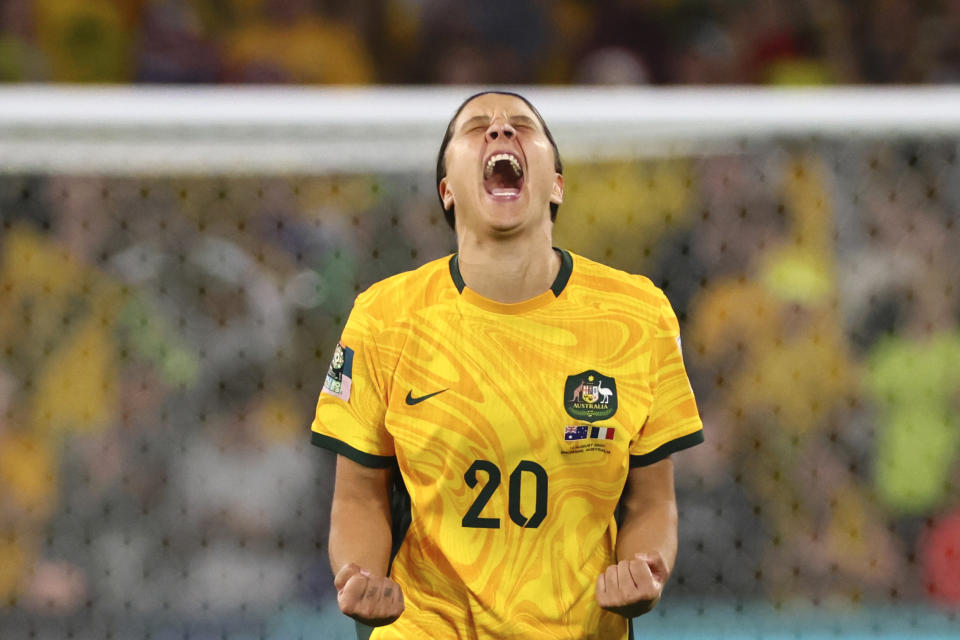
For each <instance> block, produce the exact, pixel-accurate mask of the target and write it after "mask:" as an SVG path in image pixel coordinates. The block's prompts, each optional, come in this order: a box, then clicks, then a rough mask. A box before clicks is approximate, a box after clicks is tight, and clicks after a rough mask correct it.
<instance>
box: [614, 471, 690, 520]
mask: <svg viewBox="0 0 960 640" xmlns="http://www.w3.org/2000/svg"><path fill="white" fill-rule="evenodd" d="M622 505H623V510H624V513H623V515H624V519H627V518H629V517H630V516H631V515H634V514H637V513H641V512H643V511H644V510H645V509H648V508H649V507H651V506H654V505H656V506H667V507H668V508H670V509H673V510H674V511H675V510H676V505H677V498H676V494H675V492H674V487H673V460H672V459H671V458H670V457H667V458H664V459H663V460H660V461H659V462H655V463H653V464H650V465H647V466H643V467H633V468H632V469H630V472H629V473H628V474H627V484H626V487H625V488H624V495H623V503H622Z"/></svg>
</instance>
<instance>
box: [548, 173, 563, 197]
mask: <svg viewBox="0 0 960 640" xmlns="http://www.w3.org/2000/svg"><path fill="white" fill-rule="evenodd" d="M550 202H552V203H553V204H563V175H562V174H560V173H558V174H556V177H555V178H554V179H553V189H551V190H550Z"/></svg>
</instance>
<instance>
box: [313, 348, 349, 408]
mask: <svg viewBox="0 0 960 640" xmlns="http://www.w3.org/2000/svg"><path fill="white" fill-rule="evenodd" d="M351 376H353V349H351V348H350V347H345V346H344V345H343V343H337V348H336V349H334V351H333V361H332V362H331V363H330V370H329V371H327V379H326V380H325V381H324V383H323V389H322V390H321V391H320V393H326V394H329V395H331V396H334V397H336V398H340V399H341V400H343V401H344V402H349V400H350V387H352V386H353V379H352V377H351Z"/></svg>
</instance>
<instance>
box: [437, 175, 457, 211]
mask: <svg viewBox="0 0 960 640" xmlns="http://www.w3.org/2000/svg"><path fill="white" fill-rule="evenodd" d="M437 190H438V191H439V192H440V201H441V202H443V210H444V211H450V207H452V206H453V205H454V201H453V189H451V188H450V185H449V184H448V183H447V179H446V177H444V178H443V180H441V181H440V184H439V185H437Z"/></svg>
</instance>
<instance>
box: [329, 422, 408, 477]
mask: <svg viewBox="0 0 960 640" xmlns="http://www.w3.org/2000/svg"><path fill="white" fill-rule="evenodd" d="M310 442H311V443H312V444H315V445H316V446H318V447H323V448H324V449H329V450H330V451H333V452H334V453H338V454H340V455H341V456H344V457H345V458H350V459H351V460H353V461H354V462H356V463H357V464H362V465H363V466H365V467H370V468H372V469H386V468H387V467H392V466H393V464H394V462H396V458H395V457H394V456H377V455H374V454H372V453H365V452H363V451H360V449H355V448H353V447H351V446H350V445H348V444H347V443H346V442H343V441H342V440H337V439H336V438H331V437H330V436H325V435H323V434H322V433H317V432H316V431H311V432H310Z"/></svg>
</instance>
